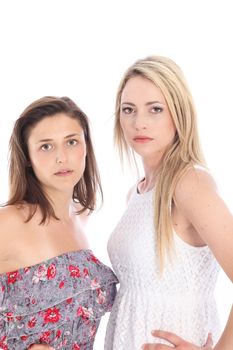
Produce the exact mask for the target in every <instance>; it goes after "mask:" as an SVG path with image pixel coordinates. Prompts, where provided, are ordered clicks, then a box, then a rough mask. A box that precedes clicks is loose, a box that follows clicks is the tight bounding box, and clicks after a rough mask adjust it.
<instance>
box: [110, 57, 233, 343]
mask: <svg viewBox="0 0 233 350" xmlns="http://www.w3.org/2000/svg"><path fill="white" fill-rule="evenodd" d="M115 141H116V144H117V146H118V147H119V150H120V154H121V155H122V156H123V155H124V153H126V155H128V156H129V157H130V156H131V155H132V156H133V155H134V153H137V154H138V155H139V156H140V157H141V159H142V163H143V168H144V172H145V175H144V177H143V178H142V179H141V180H140V181H139V182H138V183H137V184H136V185H135V186H134V187H133V188H132V189H131V191H130V193H129V196H128V205H127V209H126V211H125V213H124V215H123V216H122V218H121V220H120V222H119V224H118V225H117V227H116V229H115V230H114V232H113V233H112V235H111V237H110V239H109V243H108V250H109V255H110V259H111V262H112V265H113V268H114V270H115V273H116V274H117V277H118V279H119V281H120V289H119V291H118V294H117V297H116V299H115V302H114V306H113V310H112V313H111V315H110V319H109V323H108V327H107V335H106V341H105V349H106V350H126V349H127V350H139V349H141V348H143V349H157V350H169V349H171V348H173V347H174V346H175V347H176V348H177V349H180V350H181V349H182V350H194V349H201V348H205V349H212V346H214V349H216V350H217V349H218V350H229V349H233V312H232V311H231V313H230V316H229V322H228V325H227V326H226V328H225V332H224V333H223V335H222V336H221V335H220V325H219V319H218V314H217V310H216V304H215V300H214V288H215V284H216V280H217V276H218V272H219V266H221V267H222V268H223V270H224V271H225V272H226V274H227V275H228V276H229V278H230V279H231V280H232V281H233V217H232V214H231V213H230V211H229V210H228V208H227V207H226V205H225V204H224V202H223V200H222V199H221V198H220V196H219V194H218V191H217V188H216V185H215V182H214V180H213V178H212V176H211V174H210V173H209V172H208V170H207V169H206V166H205V161H204V157H203V155H202V152H201V147H200V143H199V138H198V131H197V124H196V114H195V108H194V104H193V100H192V97H191V94H190V91H189V88H188V86H187V83H186V81H185V78H184V76H183V74H182V72H181V70H180V68H179V67H178V66H177V64H176V63H174V62H173V61H172V60H171V59H169V58H166V57H156V56H155V57H148V58H145V59H142V60H139V61H137V62H136V63H135V64H133V65H132V66H131V67H130V68H129V69H128V70H127V71H126V73H125V75H124V77H123V79H122V81H121V83H120V86H119V90H118V93H117V98H116V119H115ZM152 329H156V330H157V331H155V332H154V333H153V335H152V334H151V331H152ZM168 332H169V333H168ZM219 339H220V340H219ZM218 341H219V342H218ZM159 343H163V345H158V344H159ZM143 344H144V345H143ZM156 344H157V345H156ZM193 344H195V345H193Z"/></svg>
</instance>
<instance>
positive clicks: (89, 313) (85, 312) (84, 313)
mask: <svg viewBox="0 0 233 350" xmlns="http://www.w3.org/2000/svg"><path fill="white" fill-rule="evenodd" d="M77 316H81V317H82V319H83V320H88V319H89V318H92V317H93V310H92V308H91V307H90V308H86V307H83V306H79V308H78V310H77Z"/></svg>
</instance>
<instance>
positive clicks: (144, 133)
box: [120, 76, 176, 160]
mask: <svg viewBox="0 0 233 350" xmlns="http://www.w3.org/2000/svg"><path fill="white" fill-rule="evenodd" d="M120 125H121V128H122V131H123V134H124V137H125V140H126V142H127V143H128V144H129V145H130V147H132V148H133V150H134V151H135V152H137V153H138V154H139V155H140V156H141V157H142V158H143V159H144V160H146V159H155V157H156V159H158V157H161V156H162V155H163V154H164V152H165V151H166V149H167V147H168V146H169V145H170V144H171V143H172V142H173V140H174V137H175V134H176V128H175V125H174V122H173V119H172V116H171V114H170V111H169V109H168V106H167V103H166V100H165V98H164V96H163V94H162V92H161V90H160V89H159V88H158V87H157V86H156V85H155V84H153V82H151V81H150V80H148V79H146V78H143V77H141V76H136V77H133V78H130V79H129V80H128V81H127V83H126V85H125V87H124V89H123V91H122V95H121V100H120Z"/></svg>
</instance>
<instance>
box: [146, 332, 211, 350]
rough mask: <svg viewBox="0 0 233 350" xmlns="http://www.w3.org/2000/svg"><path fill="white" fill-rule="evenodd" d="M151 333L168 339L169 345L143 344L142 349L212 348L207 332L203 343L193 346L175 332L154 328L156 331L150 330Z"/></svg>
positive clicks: (178, 349)
mask: <svg viewBox="0 0 233 350" xmlns="http://www.w3.org/2000/svg"><path fill="white" fill-rule="evenodd" d="M152 335H153V336H154V337H157V338H161V339H164V340H166V341H168V342H169V343H171V345H165V344H144V345H143V346H142V349H143V350H171V349H174V347H175V348H176V349H177V350H198V349H199V350H200V349H205V350H211V349H213V348H212V346H213V340H212V336H211V334H210V333H209V334H208V338H207V341H206V343H205V345H204V346H202V347H199V346H195V345H193V344H191V343H189V342H187V341H185V340H184V339H182V338H180V337H178V336H177V335H176V334H174V333H170V332H165V331H158V330H156V331H152Z"/></svg>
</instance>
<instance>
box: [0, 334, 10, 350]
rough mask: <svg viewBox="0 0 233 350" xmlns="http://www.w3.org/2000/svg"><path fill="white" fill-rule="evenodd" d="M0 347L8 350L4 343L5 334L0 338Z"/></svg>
mask: <svg viewBox="0 0 233 350" xmlns="http://www.w3.org/2000/svg"><path fill="white" fill-rule="evenodd" d="M0 349H1V350H9V348H8V346H7V344H6V336H3V337H2V338H1V339H0Z"/></svg>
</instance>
